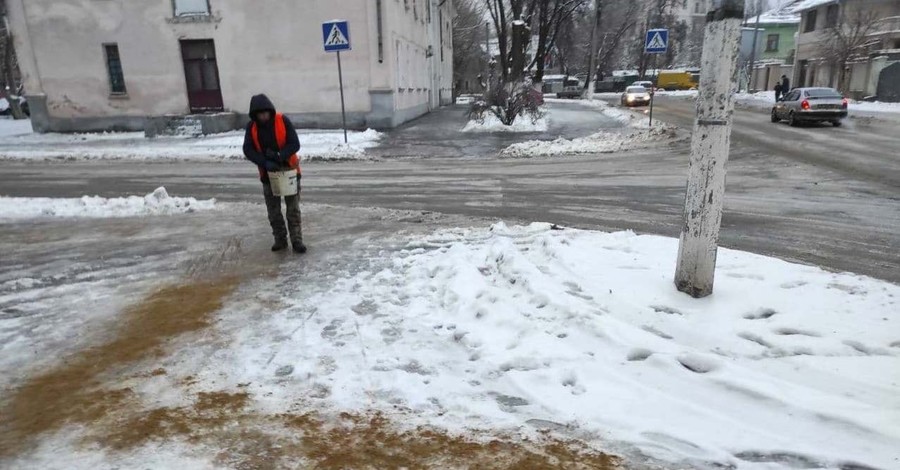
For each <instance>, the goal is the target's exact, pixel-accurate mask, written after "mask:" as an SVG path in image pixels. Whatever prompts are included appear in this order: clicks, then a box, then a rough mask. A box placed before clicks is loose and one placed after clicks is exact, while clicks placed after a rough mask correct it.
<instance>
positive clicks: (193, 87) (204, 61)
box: [181, 39, 223, 113]
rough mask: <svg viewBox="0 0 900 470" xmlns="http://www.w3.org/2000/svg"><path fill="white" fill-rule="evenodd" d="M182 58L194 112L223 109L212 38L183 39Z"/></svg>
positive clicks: (189, 100) (191, 106)
mask: <svg viewBox="0 0 900 470" xmlns="http://www.w3.org/2000/svg"><path fill="white" fill-rule="evenodd" d="M181 59H182V60H183V61H184V78H185V81H186V82H187V93H188V105H189V106H190V108H191V112H192V113H208V112H215V111H222V109H223V105H222V89H221V87H220V86H219V68H218V65H216V46H215V44H214V43H213V41H212V39H199V40H197V39H192V40H183V41H181Z"/></svg>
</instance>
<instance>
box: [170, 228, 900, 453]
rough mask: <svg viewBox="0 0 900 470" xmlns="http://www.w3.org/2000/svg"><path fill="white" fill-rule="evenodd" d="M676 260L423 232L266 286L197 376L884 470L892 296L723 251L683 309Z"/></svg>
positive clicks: (285, 398)
mask: <svg viewBox="0 0 900 470" xmlns="http://www.w3.org/2000/svg"><path fill="white" fill-rule="evenodd" d="M676 251H677V240H674V239H669V238H663V237H657V236H639V235H635V234H634V233H631V232H619V233H600V232H589V231H579V230H554V229H553V227H551V226H550V225H548V224H532V225H530V226H525V227H507V226H505V225H504V224H502V223H500V224H496V225H494V226H492V227H491V228H489V229H455V230H446V231H440V232H438V233H435V234H434V235H432V236H428V237H424V238H415V239H410V240H408V241H407V242H406V243H405V246H403V248H402V249H399V250H396V249H390V250H385V251H383V252H381V253H379V254H378V255H377V256H373V257H372V259H373V260H375V261H373V263H372V265H371V266H370V267H369V268H368V269H364V270H363V271H362V272H359V273H358V274H354V275H349V276H342V277H337V278H334V279H333V280H332V281H331V282H330V284H331V287H329V288H327V289H325V290H323V291H320V292H316V293H312V292H310V291H309V290H308V289H304V288H302V287H300V286H297V287H296V288H291V287H288V288H285V289H282V292H283V296H282V298H280V299H279V300H277V302H279V303H283V304H284V305H285V307H284V308H282V309H281V310H280V311H278V312H274V313H271V314H266V315H264V316H262V317H260V319H259V323H257V322H256V321H254V322H253V323H252V324H248V323H247V322H246V317H245V315H243V314H241V312H240V310H239V309H232V310H230V311H231V313H230V314H226V315H225V317H224V319H223V320H222V327H223V328H226V329H227V328H229V327H230V326H229V325H231V326H234V327H235V330H234V331H238V332H239V333H238V334H239V336H238V337H237V338H235V339H234V340H233V342H232V343H231V344H230V345H229V346H228V347H227V348H228V349H227V350H225V351H219V352H218V353H217V354H216V360H215V361H213V362H212V363H209V364H206V365H205V366H204V370H203V372H202V373H201V374H200V375H198V376H196V379H197V380H199V381H200V383H201V384H207V385H208V386H210V387H212V386H213V385H214V383H215V385H216V386H221V384H222V383H223V382H224V383H232V384H240V383H251V384H253V386H252V387H250V388H249V389H248V390H249V391H250V392H251V393H252V394H253V395H254V396H255V397H259V399H260V400H264V401H265V403H266V405H265V406H267V407H269V408H270V409H272V410H279V409H284V407H286V406H288V404H290V403H295V402H296V400H298V399H302V398H303V397H308V396H317V397H322V398H323V400H321V401H320V402H319V404H318V405H317V406H322V407H326V408H331V409H334V410H337V411H340V410H360V409H376V410H382V411H384V412H386V413H394V412H395V410H396V409H398V407H399V408H400V409H403V410H407V412H406V414H404V417H403V418H402V419H404V420H408V421H409V422H410V423H411V424H412V425H415V424H416V423H419V424H424V423H428V424H431V425H438V426H442V427H447V428H448V429H451V430H457V431H459V430H465V429H468V428H476V429H484V428H490V429H504V428H517V427H520V426H523V425H524V424H525V423H543V424H542V426H556V427H557V428H560V429H562V428H567V427H568V428H570V429H571V428H574V429H578V430H579V431H581V432H585V433H587V434H588V435H589V436H593V439H596V440H597V441H598V442H600V441H602V442H603V444H602V445H606V446H612V447H613V449H619V450H621V451H622V452H627V451H626V450H625V449H629V448H632V446H633V447H635V448H637V449H639V450H640V451H641V452H643V453H645V454H647V455H650V456H652V457H655V458H660V459H664V460H668V461H673V462H679V463H680V464H687V465H692V464H696V465H704V464H705V465H711V464H713V463H715V464H717V465H721V466H726V467H729V466H734V467H736V468H767V469H777V468H797V467H798V466H799V468H814V467H815V468H818V467H820V466H821V467H822V468H838V467H841V468H851V467H852V465H854V464H856V465H868V466H869V467H872V468H881V469H889V468H896V464H897V462H898V460H897V459H898V458H900V403H898V401H897V397H898V396H900V380H898V379H900V376H898V371H900V336H898V334H900V333H898V328H897V327H896V325H895V323H896V322H897V321H898V319H897V318H896V313H897V312H898V309H900V287H898V286H896V285H893V284H889V283H885V282H881V281H877V280H873V279H870V278H865V277H862V276H856V275H853V274H835V273H829V272H825V271H823V270H821V269H818V268H815V267H809V266H802V265H796V264H791V263H787V262H783V261H780V260H776V259H771V258H766V257H763V256H758V255H753V254H748V253H743V252H737V251H732V250H726V249H722V250H720V252H719V264H718V275H717V280H716V292H715V294H714V295H713V296H712V297H710V298H706V299H702V300H695V299H692V298H690V297H688V296H685V295H683V294H681V293H679V292H677V291H676V290H675V288H674V287H673V283H672V275H673V271H674V266H675V254H676ZM281 285H287V286H290V283H286V284H281ZM272 301H275V300H274V299H272ZM232 324H233V325H232ZM238 324H241V325H243V326H242V327H241V328H240V329H237V325H238ZM250 325H252V326H250ZM268 335H274V336H271V337H270V336H268ZM195 360H196V359H194V360H187V363H188V364H191V365H192V366H196V365H197V363H196V362H195ZM207 368H208V369H207ZM157 386H158V384H157ZM856 468H866V467H856Z"/></svg>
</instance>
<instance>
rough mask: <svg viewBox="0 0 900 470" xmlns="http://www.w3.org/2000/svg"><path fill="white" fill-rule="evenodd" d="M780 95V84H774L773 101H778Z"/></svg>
mask: <svg viewBox="0 0 900 470" xmlns="http://www.w3.org/2000/svg"><path fill="white" fill-rule="evenodd" d="M781 95H782V92H781V84H780V83H776V84H775V101H778V100H780V99H781Z"/></svg>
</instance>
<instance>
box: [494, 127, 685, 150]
mask: <svg viewBox="0 0 900 470" xmlns="http://www.w3.org/2000/svg"><path fill="white" fill-rule="evenodd" d="M677 138H678V137H677V134H676V130H675V127H673V126H670V125H667V124H659V125H655V126H653V127H652V128H643V129H636V128H635V129H630V130H628V131H625V132H616V131H611V132H610V131H601V132H597V133H596V134H591V135H589V136H587V137H579V138H576V139H571V140H569V139H563V138H558V139H556V140H529V141H527V142H519V143H515V144H512V145H510V146H509V147H507V148H505V149H503V150H502V151H501V152H500V156H501V157H506V158H522V157H547V156H559V155H580V154H596V153H612V152H619V151H624V150H634V149H639V148H646V147H651V146H654V145H659V144H664V143H669V142H673V141H675V140H676V139H677Z"/></svg>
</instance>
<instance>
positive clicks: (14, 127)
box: [0, 120, 382, 160]
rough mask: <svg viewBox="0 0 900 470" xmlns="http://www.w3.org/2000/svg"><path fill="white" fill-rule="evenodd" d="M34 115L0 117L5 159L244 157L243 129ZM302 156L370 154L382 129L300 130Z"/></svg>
mask: <svg viewBox="0 0 900 470" xmlns="http://www.w3.org/2000/svg"><path fill="white" fill-rule="evenodd" d="M28 122H29V121H11V120H0V159H14V160H57V159H61V160H102V159H110V160H114V159H138V160H231V159H235V160H241V159H243V158H244V156H243V153H242V150H241V148H242V146H243V142H244V132H243V131H233V132H226V133H222V134H214V135H208V136H201V137H158V138H154V139H147V138H144V134H143V133H142V132H109V133H91V134H35V133H32V132H31V130H30V123H29V124H28V125H27V127H28V128H27V130H26V125H25V124H23V123H28ZM298 136H299V138H300V152H299V154H300V157H301V159H303V160H320V159H321V160H343V159H361V158H366V153H365V149H367V148H370V147H374V146H375V145H377V144H378V140H379V139H380V138H381V137H382V135H381V133H379V132H377V131H375V130H372V129H369V130H366V131H364V132H359V131H350V132H348V141H349V144H346V145H345V144H344V136H343V132H342V131H339V130H327V131H322V130H308V129H300V130H298Z"/></svg>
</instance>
